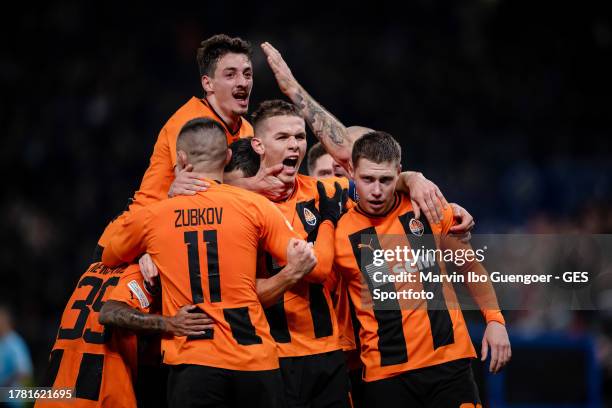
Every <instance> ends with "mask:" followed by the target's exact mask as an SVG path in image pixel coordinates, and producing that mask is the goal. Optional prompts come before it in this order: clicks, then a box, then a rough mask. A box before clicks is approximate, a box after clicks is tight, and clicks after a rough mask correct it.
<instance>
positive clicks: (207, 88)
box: [202, 75, 214, 94]
mask: <svg viewBox="0 0 612 408" xmlns="http://www.w3.org/2000/svg"><path fill="white" fill-rule="evenodd" d="M202 88H203V89H204V92H206V93H207V94H209V93H211V92H213V91H214V86H213V84H212V81H211V80H210V77H209V76H208V75H202Z"/></svg>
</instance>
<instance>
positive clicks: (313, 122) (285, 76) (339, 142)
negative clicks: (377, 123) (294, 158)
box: [261, 42, 356, 171]
mask: <svg viewBox="0 0 612 408" xmlns="http://www.w3.org/2000/svg"><path fill="white" fill-rule="evenodd" d="M261 48H262V50H263V52H264V53H265V54H266V57H267V58H268V64H269V65H270V68H271V69H272V72H274V76H275V77H276V81H277V82H278V86H279V87H280V89H281V91H282V92H283V93H284V94H285V95H287V97H288V98H289V99H291V102H293V104H294V105H296V106H297V107H298V108H299V110H300V112H301V114H302V116H303V117H304V119H305V120H306V123H308V126H309V127H310V129H311V130H312V132H313V133H314V134H315V136H316V138H317V139H318V140H319V141H320V142H321V143H322V144H323V146H324V147H325V150H327V152H328V153H329V154H330V155H331V156H332V157H333V158H334V160H335V161H336V162H338V164H340V165H341V166H342V167H344V169H345V170H346V171H350V169H349V166H350V162H351V151H352V149H353V143H354V142H355V139H356V137H355V135H354V134H352V133H351V132H349V131H348V130H347V128H346V127H345V126H344V125H343V124H342V123H341V122H340V121H339V120H338V119H337V118H336V117H335V116H334V115H332V114H331V113H330V112H329V111H327V110H326V109H325V108H324V107H323V106H321V105H320V104H319V103H318V102H317V101H315V100H314V98H313V97H312V96H310V95H309V94H308V92H306V90H304V88H302V86H301V85H300V84H299V83H298V82H297V81H296V79H295V77H294V76H293V74H292V73H291V70H290V69H289V66H288V65H287V63H286V62H285V60H283V57H282V56H281V54H280V53H279V52H278V51H277V50H276V49H275V48H274V47H273V46H272V45H270V43H267V42H266V43H263V44H262V45H261Z"/></svg>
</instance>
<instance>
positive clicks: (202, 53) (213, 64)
mask: <svg viewBox="0 0 612 408" xmlns="http://www.w3.org/2000/svg"><path fill="white" fill-rule="evenodd" d="M229 53H234V54H245V55H246V56H247V57H249V59H251V55H252V49H251V44H250V43H249V42H248V41H245V40H243V39H242V38H240V37H230V36H229V35H225V34H217V35H213V36H212V37H210V38H208V39H206V40H204V41H202V42H201V43H200V48H198V52H197V54H196V58H197V60H198V67H199V69H200V76H203V75H208V76H213V75H214V73H215V69H217V62H219V59H220V58H221V57H223V56H224V55H225V54H229Z"/></svg>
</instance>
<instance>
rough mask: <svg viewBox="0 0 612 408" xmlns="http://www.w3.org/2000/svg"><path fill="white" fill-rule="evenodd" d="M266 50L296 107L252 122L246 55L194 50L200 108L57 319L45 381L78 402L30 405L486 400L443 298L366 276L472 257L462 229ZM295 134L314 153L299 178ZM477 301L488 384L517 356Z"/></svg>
mask: <svg viewBox="0 0 612 408" xmlns="http://www.w3.org/2000/svg"><path fill="white" fill-rule="evenodd" d="M261 48H262V51H263V52H264V54H265V55H266V57H267V61H268V64H269V66H270V68H271V69H272V71H273V73H274V75H275V77H276V80H277V82H278V85H279V88H280V90H281V91H282V92H283V93H284V94H285V95H286V96H287V97H288V98H289V100H290V102H285V101H281V100H272V101H266V102H263V103H262V104H261V105H260V106H259V107H258V108H257V109H256V110H255V112H253V114H252V125H251V124H250V123H249V122H247V120H246V119H245V118H244V117H243V116H244V115H246V113H247V110H248V105H249V97H250V93H251V89H252V86H253V70H252V65H251V52H252V50H251V47H250V45H249V43H248V42H246V41H244V40H242V39H240V38H231V37H228V36H226V35H215V36H213V37H211V38H209V39H207V40H206V41H203V42H202V44H201V48H199V49H198V52H197V61H198V65H199V69H200V76H201V83H202V87H203V89H204V97H202V98H196V97H192V98H191V99H190V100H189V101H188V102H187V103H186V104H184V105H183V106H182V107H181V108H180V109H179V110H178V111H177V112H176V113H174V115H172V117H171V118H170V119H169V120H168V122H167V123H166V124H165V126H164V127H163V129H162V130H161V132H160V133H159V137H158V139H157V142H156V144H155V147H154V151H153V154H152V156H151V161H150V165H149V167H148V169H147V171H146V173H145V175H144V177H143V179H142V183H141V185H140V189H139V190H138V191H137V192H136V193H135V196H134V198H133V200H132V202H131V204H130V206H129V208H128V209H127V210H126V211H125V212H123V213H122V214H121V215H119V216H118V217H117V218H115V219H114V220H113V221H112V222H111V223H110V224H109V225H108V226H107V227H106V229H105V231H104V233H103V234H102V236H101V237H100V239H99V242H98V246H97V248H96V251H95V252H94V259H93V260H92V264H91V265H90V266H89V268H88V269H87V271H86V272H85V273H84V274H83V275H82V276H81V278H80V279H79V281H78V283H77V285H76V289H75V290H74V292H73V294H72V296H71V298H70V299H69V301H68V303H67V305H66V309H65V311H64V313H63V315H62V320H61V324H60V327H59V329H58V333H57V338H56V341H55V344H54V346H53V349H52V351H51V355H50V359H49V369H48V375H47V384H45V385H47V386H50V387H54V388H60V387H68V388H73V389H74V397H75V398H74V399H73V400H71V401H68V402H66V401H63V402H62V401H47V400H39V401H37V403H36V406H37V407H45V406H49V407H51V406H64V405H65V406H70V407H135V406H137V405H138V406H144V407H148V406H164V405H166V404H167V405H168V406H171V407H244V406H248V407H261V408H264V407H265V408H275V407H295V408H302V407H304V408H306V407H310V408H323V407H330V408H332V407H334V408H335V407H338V408H339V407H368V408H369V407H412V406H414V407H420V406H422V407H477V406H480V399H479V395H478V390H477V387H476V383H475V382H474V378H473V375H472V370H471V360H472V359H473V358H475V357H476V353H475V350H474V347H473V345H472V342H471V340H470V337H469V334H468V331H467V328H466V324H465V322H464V319H463V315H462V312H461V309H460V308H459V307H458V306H456V305H457V299H456V296H455V293H454V291H453V288H452V285H450V284H443V283H439V284H433V283H432V284H428V287H427V290H429V291H431V292H433V293H435V295H436V301H435V302H436V303H435V304H434V302H430V301H428V300H422V301H419V302H417V303H416V304H415V303H413V304H411V305H409V306H406V305H405V304H403V303H402V302H401V301H400V300H389V299H388V300H385V301H380V300H377V299H376V298H375V297H373V296H372V293H373V291H374V289H378V290H384V291H396V290H399V289H401V287H400V286H401V285H400V284H393V283H380V282H377V281H375V280H373V279H372V271H373V268H372V266H373V265H372V264H373V251H374V250H377V249H383V248H387V247H390V246H391V247H395V246H397V245H407V246H410V247H412V248H421V247H424V248H436V247H438V246H444V247H445V248H451V249H462V248H464V249H465V248H470V246H469V234H470V230H471V228H472V227H473V224H474V223H473V219H472V217H471V216H470V215H469V214H468V213H467V212H466V211H465V210H464V209H462V208H461V207H459V206H457V205H455V204H448V203H446V201H445V199H444V196H443V195H442V193H441V192H440V191H439V189H438V188H437V187H436V186H435V184H433V183H431V182H430V181H429V180H427V179H426V178H424V177H423V176H422V174H420V173H416V172H410V171H409V172H401V170H400V167H401V166H400V163H401V149H400V146H399V144H398V143H397V141H396V140H395V139H394V138H393V137H392V136H391V135H389V134H387V133H385V132H380V131H374V130H371V129H367V128H363V127H357V126H355V127H350V128H346V127H344V126H343V125H342V123H340V122H339V121H338V120H337V119H336V118H335V117H334V116H333V115H331V114H330V113H329V112H328V111H327V110H325V109H324V108H323V107H321V106H320V105H319V104H318V103H317V102H316V101H315V100H314V99H313V98H312V97H311V96H310V95H309V94H308V93H307V92H306V91H305V90H304V89H303V87H302V86H301V85H300V84H299V83H298V82H297V81H296V80H295V78H294V77H293V75H292V73H291V71H290V69H289V67H288V66H287V64H286V63H285V61H284V60H283V58H282V57H281V55H280V53H279V52H278V51H277V50H276V49H274V48H273V47H272V46H271V45H270V44H268V43H264V44H262V46H261ZM306 125H308V126H309V127H310V128H311V130H312V132H313V133H314V135H315V136H316V137H317V139H318V140H319V142H320V143H317V144H316V145H315V146H313V147H312V148H311V149H310V151H309V152H308V169H309V173H310V176H305V175H302V174H299V173H298V169H299V168H300V165H301V163H302V160H303V159H304V158H305V156H306V154H307V146H306ZM421 213H422V214H423V215H424V217H421ZM389 237H393V239H392V240H389ZM391 241H393V242H391ZM384 267H385V268H387V266H386V264H385V266H384ZM423 268H424V269H426V270H427V271H431V272H433V273H434V274H441V273H446V272H445V267H444V265H441V264H438V263H436V262H433V263H431V264H428V265H427V264H426V265H424V266H423ZM460 270H463V271H473V272H475V273H487V272H486V271H485V270H484V268H483V267H482V266H481V265H480V264H478V263H477V262H473V263H469V264H465V265H463V266H462V267H461V268H460ZM386 273H389V270H387V271H386ZM420 289H423V288H419V290H420ZM470 290H471V291H472V293H473V295H474V299H475V301H476V302H477V303H478V305H479V306H480V308H481V310H482V313H483V315H484V318H485V320H486V323H487V328H486V330H485V334H484V337H483V340H482V344H483V347H482V356H481V357H482V360H483V361H484V360H486V358H487V355H488V354H490V356H491V362H490V370H491V371H493V372H496V371H498V370H500V369H501V368H502V367H503V366H504V365H505V364H506V363H507V362H508V361H509V359H510V355H511V351H510V344H509V341H508V335H507V333H506V329H505V326H504V318H503V316H502V314H501V312H500V310H499V308H498V306H497V302H496V300H495V293H494V291H493V288H492V287H491V286H490V284H488V283H487V284H485V283H481V284H474V285H472V286H471V287H470ZM453 305H454V306H453Z"/></svg>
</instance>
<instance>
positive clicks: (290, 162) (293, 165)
mask: <svg viewBox="0 0 612 408" xmlns="http://www.w3.org/2000/svg"><path fill="white" fill-rule="evenodd" d="M298 161H299V156H298V155H291V156H287V157H286V158H285V160H283V173H285V174H289V175H293V174H295V173H297V171H298V168H297V165H298Z"/></svg>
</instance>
